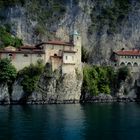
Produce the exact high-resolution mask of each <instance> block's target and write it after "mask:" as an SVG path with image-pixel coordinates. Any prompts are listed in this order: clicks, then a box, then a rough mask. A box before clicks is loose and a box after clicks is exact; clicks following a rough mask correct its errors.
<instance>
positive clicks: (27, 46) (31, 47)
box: [20, 45, 36, 49]
mask: <svg viewBox="0 0 140 140" xmlns="http://www.w3.org/2000/svg"><path fill="white" fill-rule="evenodd" d="M20 49H36V47H34V46H29V45H24V46H21V47H20Z"/></svg>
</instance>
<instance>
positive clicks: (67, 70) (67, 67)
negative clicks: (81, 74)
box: [62, 64, 75, 74]
mask: <svg viewBox="0 0 140 140" xmlns="http://www.w3.org/2000/svg"><path fill="white" fill-rule="evenodd" d="M62 73H63V74H66V73H75V65H65V64H63V65H62Z"/></svg>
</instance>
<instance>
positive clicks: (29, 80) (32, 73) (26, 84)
mask: <svg viewBox="0 0 140 140" xmlns="http://www.w3.org/2000/svg"><path fill="white" fill-rule="evenodd" d="M43 70H44V65H43V63H42V62H41V61H38V62H37V64H35V65H33V64H31V65H30V66H29V67H25V68H24V69H23V70H21V71H19V73H18V77H19V78H21V79H22V81H21V85H22V86H23V90H24V91H25V92H26V93H29V94H30V93H32V92H33V91H34V90H35V89H36V87H37V83H38V81H39V78H40V75H41V74H42V72H43Z"/></svg>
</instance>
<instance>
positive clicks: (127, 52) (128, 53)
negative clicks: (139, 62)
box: [114, 50, 140, 55]
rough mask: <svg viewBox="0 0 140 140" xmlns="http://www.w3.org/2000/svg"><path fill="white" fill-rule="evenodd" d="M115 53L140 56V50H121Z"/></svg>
mask: <svg viewBox="0 0 140 140" xmlns="http://www.w3.org/2000/svg"><path fill="white" fill-rule="evenodd" d="M114 53H116V54H118V55H140V50H120V51H115V52H114Z"/></svg>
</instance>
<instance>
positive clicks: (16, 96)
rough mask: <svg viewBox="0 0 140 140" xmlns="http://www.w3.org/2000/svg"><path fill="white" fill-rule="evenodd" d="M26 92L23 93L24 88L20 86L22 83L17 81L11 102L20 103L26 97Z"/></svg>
mask: <svg viewBox="0 0 140 140" xmlns="http://www.w3.org/2000/svg"><path fill="white" fill-rule="evenodd" d="M24 94H25V93H24V91H23V87H22V86H21V85H20V81H19V80H17V81H15V83H14V85H13V92H12V95H11V101H12V102H18V101H20V100H21V99H22V98H23V96H24Z"/></svg>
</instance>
